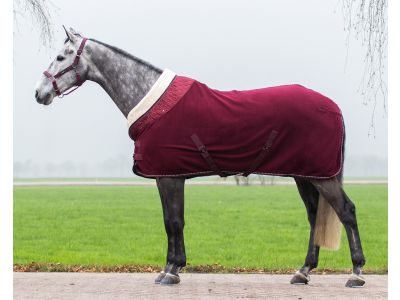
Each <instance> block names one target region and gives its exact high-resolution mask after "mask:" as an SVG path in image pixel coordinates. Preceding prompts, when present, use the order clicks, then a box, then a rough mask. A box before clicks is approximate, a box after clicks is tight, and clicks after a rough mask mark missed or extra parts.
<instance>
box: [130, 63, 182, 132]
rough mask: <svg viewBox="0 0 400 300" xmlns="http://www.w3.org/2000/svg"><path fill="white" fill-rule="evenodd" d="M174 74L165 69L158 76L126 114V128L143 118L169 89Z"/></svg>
mask: <svg viewBox="0 0 400 300" xmlns="http://www.w3.org/2000/svg"><path fill="white" fill-rule="evenodd" d="M175 76H176V74H175V73H174V72H172V71H171V70H168V69H165V70H164V72H162V74H161V75H160V77H159V78H158V79H157V81H156V82H155V83H154V85H153V86H152V87H151V89H150V91H149V92H148V93H147V94H146V95H145V96H144V97H143V99H142V100H140V102H139V103H138V104H137V105H136V106H135V107H134V108H132V110H131V111H130V112H129V114H128V117H127V119H128V127H131V125H132V124H133V123H135V122H136V121H137V120H138V119H139V118H140V117H141V116H143V115H144V114H145V113H146V112H147V111H148V110H149V109H150V108H151V107H152V106H153V105H154V104H155V103H156V102H157V100H158V99H159V98H160V97H161V96H162V94H164V92H165V90H166V89H167V88H168V87H169V85H170V84H171V82H172V80H174V78H175Z"/></svg>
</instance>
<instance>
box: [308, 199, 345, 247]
mask: <svg viewBox="0 0 400 300" xmlns="http://www.w3.org/2000/svg"><path fill="white" fill-rule="evenodd" d="M341 233H342V223H341V222H340V220H339V218H338V216H337V214H336V212H335V210H334V209H333V208H332V206H331V205H330V204H329V203H328V201H326V199H325V198H324V197H322V195H321V194H320V195H319V202H318V210H317V221H316V224H315V230H314V244H315V245H318V246H320V247H323V248H327V249H331V250H338V249H339V247H340V237H341Z"/></svg>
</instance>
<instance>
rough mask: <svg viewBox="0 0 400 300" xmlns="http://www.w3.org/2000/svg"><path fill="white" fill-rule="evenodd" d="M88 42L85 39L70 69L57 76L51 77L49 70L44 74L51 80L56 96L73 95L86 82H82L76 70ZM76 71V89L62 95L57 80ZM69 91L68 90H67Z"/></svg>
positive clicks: (67, 68)
mask: <svg viewBox="0 0 400 300" xmlns="http://www.w3.org/2000/svg"><path fill="white" fill-rule="evenodd" d="M86 41H87V38H83V40H82V42H81V44H80V46H79V49H78V51H77V52H76V56H75V59H74V61H73V62H72V64H71V65H69V66H68V67H66V68H65V69H63V70H61V71H60V72H58V73H57V74H56V75H54V76H53V75H51V74H50V73H49V72H48V71H47V70H46V71H44V72H43V74H44V75H45V76H46V77H47V78H48V79H50V80H51V84H52V85H53V88H54V91H55V92H56V95H57V96H59V97H63V96H64V95H68V94H71V93H72V92H73V91H75V90H76V89H77V88H78V87H80V86H81V85H82V83H84V82H85V80H82V77H81V75H79V73H78V71H77V70H76V68H77V66H78V63H79V59H80V58H81V54H82V51H83V47H85V43H86ZM72 70H74V71H75V75H76V82H75V83H74V86H75V88H74V89H72V90H71V91H69V92H68V93H61V91H60V89H59V88H58V85H57V78H60V77H61V76H63V75H64V74H66V73H68V72H69V71H72ZM67 90H68V89H67Z"/></svg>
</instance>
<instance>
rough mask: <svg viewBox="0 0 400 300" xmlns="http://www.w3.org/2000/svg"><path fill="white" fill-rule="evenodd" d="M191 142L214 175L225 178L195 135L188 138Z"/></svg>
mask: <svg viewBox="0 0 400 300" xmlns="http://www.w3.org/2000/svg"><path fill="white" fill-rule="evenodd" d="M190 138H191V139H192V141H193V143H194V144H195V145H196V147H197V149H198V150H199V151H200V154H201V156H202V157H203V158H204V160H205V161H206V162H207V164H208V165H209V166H210V168H211V170H212V171H214V172H215V173H216V174H218V175H219V176H221V177H226V175H225V174H224V173H223V172H222V171H221V170H220V169H219V168H218V167H217V165H216V164H215V162H214V160H213V159H212V157H211V155H210V153H208V151H207V149H206V146H204V144H203V142H202V141H201V140H200V138H199V137H198V136H197V134H195V133H194V134H192V136H191V137H190Z"/></svg>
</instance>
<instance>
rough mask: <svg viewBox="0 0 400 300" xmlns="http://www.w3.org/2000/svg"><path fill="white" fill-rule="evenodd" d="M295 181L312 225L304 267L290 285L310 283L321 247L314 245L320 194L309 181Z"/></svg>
mask: <svg viewBox="0 0 400 300" xmlns="http://www.w3.org/2000/svg"><path fill="white" fill-rule="evenodd" d="M294 179H295V181H296V185H297V189H298V190H299V193H300V196H301V199H303V202H304V205H305V207H306V210H307V215H308V221H309V223H310V239H309V242H308V251H307V256H306V259H305V262H304V265H303V266H302V267H301V268H300V270H298V271H297V272H296V273H295V274H294V276H293V278H292V280H290V283H291V284H307V283H308V282H309V281H310V277H309V273H310V271H311V270H312V269H314V268H316V267H317V265H318V254H319V246H317V245H315V244H314V228H315V222H316V219H317V209H318V197H319V193H318V191H317V189H316V188H315V187H314V186H313V184H312V183H311V182H310V181H309V180H306V179H300V178H294Z"/></svg>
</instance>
